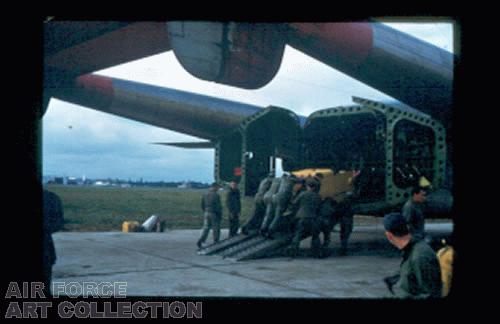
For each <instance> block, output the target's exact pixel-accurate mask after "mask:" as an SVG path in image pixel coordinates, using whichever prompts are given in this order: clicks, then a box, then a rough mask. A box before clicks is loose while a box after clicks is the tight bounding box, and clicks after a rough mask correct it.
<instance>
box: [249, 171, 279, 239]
mask: <svg viewBox="0 0 500 324" xmlns="http://www.w3.org/2000/svg"><path fill="white" fill-rule="evenodd" d="M272 181H273V174H269V176H267V177H266V178H264V179H262V181H261V182H260V184H259V188H258V189H257V193H256V194H255V197H254V208H253V212H252V217H250V219H249V220H248V222H247V223H246V224H245V225H244V226H243V227H242V228H241V233H243V234H245V235H248V234H249V233H250V232H252V231H258V230H259V229H260V226H261V224H262V220H263V219H264V216H265V214H266V204H265V203H264V195H265V193H266V192H267V191H268V190H269V188H270V187H271V183H272Z"/></svg>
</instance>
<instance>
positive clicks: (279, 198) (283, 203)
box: [265, 174, 297, 239]
mask: <svg viewBox="0 0 500 324" xmlns="http://www.w3.org/2000/svg"><path fill="white" fill-rule="evenodd" d="M296 182H297V177H296V176H294V175H293V174H290V175H288V174H283V176H282V177H281V181H280V186H279V188H278V192H277V193H276V194H275V195H273V198H272V199H273V204H274V217H273V218H272V219H271V220H270V223H269V226H268V227H267V232H266V233H265V235H266V236H267V237H268V238H270V239H272V238H273V234H274V233H276V231H278V229H279V228H280V226H281V225H282V224H283V221H284V219H283V213H284V212H285V210H286V209H287V207H288V204H289V202H290V199H291V198H292V195H293V187H294V186H295V184H296Z"/></svg>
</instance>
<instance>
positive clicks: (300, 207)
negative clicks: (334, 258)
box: [289, 179, 321, 257]
mask: <svg viewBox="0 0 500 324" xmlns="http://www.w3.org/2000/svg"><path fill="white" fill-rule="evenodd" d="M316 190H317V183H316V181H314V180H312V179H308V180H307V181H306V191H303V192H301V193H300V194H299V195H298V196H297V198H296V199H295V201H294V202H293V203H294V204H295V206H296V208H297V213H296V218H297V219H298V222H297V226H296V229H295V235H294V237H293V240H292V243H291V245H290V247H289V254H290V256H292V257H294V256H296V255H297V253H298V251H299V245H300V241H301V240H302V239H303V238H304V237H305V236H306V235H307V234H308V233H311V234H312V242H311V250H312V254H313V256H315V257H319V256H320V240H319V224H318V210H319V207H320V204H321V197H320V195H319V194H318V193H317V192H316Z"/></svg>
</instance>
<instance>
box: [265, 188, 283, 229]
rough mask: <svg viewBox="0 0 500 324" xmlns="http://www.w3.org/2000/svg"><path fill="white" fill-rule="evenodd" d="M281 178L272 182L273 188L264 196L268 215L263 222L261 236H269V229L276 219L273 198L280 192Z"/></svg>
mask: <svg viewBox="0 0 500 324" xmlns="http://www.w3.org/2000/svg"><path fill="white" fill-rule="evenodd" d="M280 183H281V178H274V179H273V181H272V182H271V187H270V188H269V190H268V191H267V192H266V193H265V194H264V203H265V204H266V214H265V216H264V220H263V221H262V225H261V227H260V232H261V234H267V228H268V227H269V225H270V224H271V222H272V220H273V218H274V211H275V207H276V206H275V204H274V203H273V197H274V195H275V194H276V193H277V192H278V189H279V187H280Z"/></svg>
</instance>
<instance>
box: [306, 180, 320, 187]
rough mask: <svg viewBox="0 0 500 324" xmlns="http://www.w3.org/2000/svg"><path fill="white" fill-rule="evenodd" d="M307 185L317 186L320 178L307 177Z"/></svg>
mask: <svg viewBox="0 0 500 324" xmlns="http://www.w3.org/2000/svg"><path fill="white" fill-rule="evenodd" d="M306 185H307V186H309V187H314V188H317V187H318V185H319V183H318V180H316V179H313V178H307V180H306Z"/></svg>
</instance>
